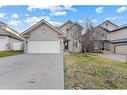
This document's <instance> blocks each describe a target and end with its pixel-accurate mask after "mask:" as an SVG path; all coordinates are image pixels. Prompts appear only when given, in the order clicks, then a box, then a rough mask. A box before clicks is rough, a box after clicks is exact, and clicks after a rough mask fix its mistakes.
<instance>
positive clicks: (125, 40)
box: [110, 38, 127, 43]
mask: <svg viewBox="0 0 127 95" xmlns="http://www.w3.org/2000/svg"><path fill="white" fill-rule="evenodd" d="M110 42H112V43H124V42H127V38H124V39H117V40H110Z"/></svg>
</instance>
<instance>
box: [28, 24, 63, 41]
mask: <svg viewBox="0 0 127 95" xmlns="http://www.w3.org/2000/svg"><path fill="white" fill-rule="evenodd" d="M60 35H61V34H60V33H58V32H56V31H55V30H54V29H52V28H51V27H50V26H48V25H47V24H45V23H43V24H41V25H39V26H38V27H36V28H35V29H33V30H31V31H30V32H29V40H49V41H50V40H59V36H60Z"/></svg>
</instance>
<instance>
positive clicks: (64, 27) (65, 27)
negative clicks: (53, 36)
mask: <svg viewBox="0 0 127 95" xmlns="http://www.w3.org/2000/svg"><path fill="white" fill-rule="evenodd" d="M73 24H74V23H72V22H70V21H68V22H67V23H65V24H64V25H62V26H61V27H60V28H59V30H60V31H62V32H63V33H64V34H67V33H66V32H67V29H68V28H70V27H71V26H72V25H73Z"/></svg>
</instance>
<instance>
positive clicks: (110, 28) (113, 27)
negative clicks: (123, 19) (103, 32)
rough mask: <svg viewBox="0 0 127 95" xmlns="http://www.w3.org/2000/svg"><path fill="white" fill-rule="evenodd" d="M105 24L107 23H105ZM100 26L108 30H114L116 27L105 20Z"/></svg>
mask: <svg viewBox="0 0 127 95" xmlns="http://www.w3.org/2000/svg"><path fill="white" fill-rule="evenodd" d="M106 24H107V25H106ZM101 26H102V27H104V28H106V29H108V30H114V29H116V28H117V27H116V26H115V25H113V24H111V23H109V22H105V23H103V24H102V25H101Z"/></svg>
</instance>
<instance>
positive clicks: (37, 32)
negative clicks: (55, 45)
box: [24, 24, 63, 53]
mask: <svg viewBox="0 0 127 95" xmlns="http://www.w3.org/2000/svg"><path fill="white" fill-rule="evenodd" d="M26 35H29V38H25V40H26V41H25V42H24V52H26V53H27V49H28V41H60V51H61V52H63V38H59V36H60V35H61V34H59V33H57V32H56V31H55V30H53V29H52V28H50V27H49V26H48V25H46V24H42V25H40V26H38V27H36V29H34V30H32V31H30V32H29V34H26Z"/></svg>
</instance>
